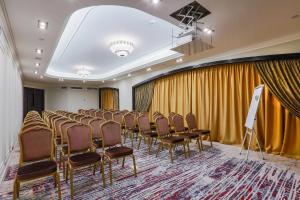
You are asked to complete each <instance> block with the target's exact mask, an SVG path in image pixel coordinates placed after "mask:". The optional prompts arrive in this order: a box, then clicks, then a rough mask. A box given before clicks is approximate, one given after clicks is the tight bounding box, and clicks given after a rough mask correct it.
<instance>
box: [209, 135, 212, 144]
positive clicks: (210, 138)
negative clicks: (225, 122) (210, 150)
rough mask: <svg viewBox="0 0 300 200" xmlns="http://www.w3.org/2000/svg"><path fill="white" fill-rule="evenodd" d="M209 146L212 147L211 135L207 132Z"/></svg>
mask: <svg viewBox="0 0 300 200" xmlns="http://www.w3.org/2000/svg"><path fill="white" fill-rule="evenodd" d="M209 140H210V146H211V147H212V140H211V135H210V134H209Z"/></svg>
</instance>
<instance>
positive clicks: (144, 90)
mask: <svg viewBox="0 0 300 200" xmlns="http://www.w3.org/2000/svg"><path fill="white" fill-rule="evenodd" d="M153 89H154V81H152V82H150V83H146V84H143V85H141V86H139V87H137V88H135V90H134V95H135V110H136V111H138V112H147V111H148V109H149V106H150V105H151V101H152V96H153Z"/></svg>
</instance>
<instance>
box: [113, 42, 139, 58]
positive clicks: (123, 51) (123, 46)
mask: <svg viewBox="0 0 300 200" xmlns="http://www.w3.org/2000/svg"><path fill="white" fill-rule="evenodd" d="M133 49H134V45H133V43H132V42H129V41H126V40H117V41H114V42H112V43H110V50H111V52H112V53H114V54H116V55H117V56H119V57H126V56H128V55H129V54H130V53H131V52H132V51H133Z"/></svg>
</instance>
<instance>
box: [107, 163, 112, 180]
mask: <svg viewBox="0 0 300 200" xmlns="http://www.w3.org/2000/svg"><path fill="white" fill-rule="evenodd" d="M108 165H109V181H110V185H112V168H111V160H108Z"/></svg>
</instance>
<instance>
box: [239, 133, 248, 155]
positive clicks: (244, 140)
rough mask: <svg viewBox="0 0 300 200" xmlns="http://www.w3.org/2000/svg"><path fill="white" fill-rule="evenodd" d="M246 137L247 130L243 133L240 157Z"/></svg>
mask: <svg viewBox="0 0 300 200" xmlns="http://www.w3.org/2000/svg"><path fill="white" fill-rule="evenodd" d="M246 137H247V130H246V131H245V135H244V139H243V143H242V147H241V151H240V155H241V154H242V151H243V148H244V145H245V141H246Z"/></svg>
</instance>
